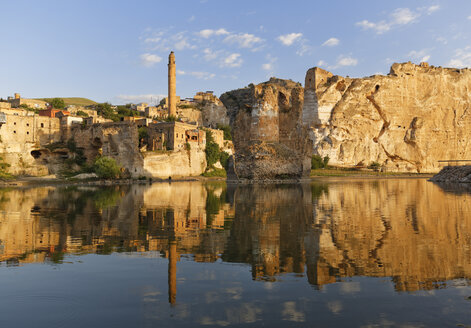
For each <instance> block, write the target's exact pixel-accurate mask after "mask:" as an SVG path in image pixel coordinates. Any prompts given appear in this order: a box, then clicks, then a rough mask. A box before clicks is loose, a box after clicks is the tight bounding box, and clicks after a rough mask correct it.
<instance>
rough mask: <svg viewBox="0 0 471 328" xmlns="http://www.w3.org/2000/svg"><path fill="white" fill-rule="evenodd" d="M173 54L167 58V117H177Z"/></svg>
mask: <svg viewBox="0 0 471 328" xmlns="http://www.w3.org/2000/svg"><path fill="white" fill-rule="evenodd" d="M175 72H176V70H175V54H174V53H173V51H172V52H171V53H170V55H169V56H168V115H172V116H175V117H176V116H177V95H176V89H177V81H176V77H175Z"/></svg>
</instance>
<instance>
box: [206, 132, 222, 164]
mask: <svg viewBox="0 0 471 328" xmlns="http://www.w3.org/2000/svg"><path fill="white" fill-rule="evenodd" d="M205 153H206V162H207V163H208V167H209V166H211V165H213V164H214V163H216V162H217V161H218V160H219V153H220V150H219V146H218V144H217V143H215V142H214V138H213V134H212V133H211V131H209V130H208V131H206V149H205Z"/></svg>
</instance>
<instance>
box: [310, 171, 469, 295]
mask: <svg viewBox="0 0 471 328" xmlns="http://www.w3.org/2000/svg"><path fill="white" fill-rule="evenodd" d="M358 190H362V192H358ZM341 204H343V205H341ZM470 213H471V196H470V195H463V196H458V197H457V196H452V195H448V194H444V193H443V192H441V191H440V190H439V189H438V188H437V187H436V186H434V185H433V184H431V183H428V182H426V181H424V180H414V181H410V180H397V181H385V180H383V181H379V182H363V183H362V182H358V183H352V184H350V185H348V186H345V185H334V186H332V185H331V186H330V188H329V193H328V195H326V196H323V197H321V199H320V202H319V205H318V206H317V208H316V219H315V226H317V227H319V228H317V229H315V230H314V231H312V232H311V233H310V241H309V242H310V243H311V245H312V246H310V247H309V248H310V249H311V250H312V253H310V255H311V256H312V257H313V258H314V260H313V262H314V263H316V264H315V265H313V268H314V270H313V271H314V272H315V274H313V275H312V276H311V277H310V278H311V279H314V280H313V281H312V283H319V284H322V283H323V282H324V281H331V280H332V276H333V275H335V276H339V277H344V276H354V275H369V276H390V277H393V280H394V282H395V287H396V289H398V290H417V289H430V288H433V287H434V286H435V285H436V284H437V283H439V282H443V281H446V280H450V279H456V278H463V277H464V278H471V250H470V249H469V245H470V243H471V215H470ZM327 272H328V274H326V273H327Z"/></svg>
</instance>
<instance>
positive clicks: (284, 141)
mask: <svg viewBox="0 0 471 328" xmlns="http://www.w3.org/2000/svg"><path fill="white" fill-rule="evenodd" d="M303 96H304V92H303V88H302V87H301V86H300V85H299V84H298V83H295V82H293V81H289V80H280V79H275V78H272V79H270V81H268V82H265V83H261V84H259V85H250V86H249V87H246V88H243V89H238V90H234V91H230V92H227V93H225V94H223V95H222V96H221V101H222V102H223V103H224V105H225V106H226V108H227V113H228V117H229V119H230V124H231V128H232V131H233V136H232V137H233V142H234V149H235V156H234V165H235V173H236V175H237V176H238V178H239V179H256V180H266V179H279V178H291V179H299V178H301V177H304V176H307V175H308V173H309V170H310V158H311V151H312V146H307V147H306V145H307V144H310V140H309V138H308V137H307V133H306V131H307V130H306V129H305V126H306V125H305V123H304V122H303V121H302V119H303V114H302V113H303ZM307 126H310V124H307ZM308 162H309V163H308Z"/></svg>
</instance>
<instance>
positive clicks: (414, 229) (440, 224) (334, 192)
mask: <svg viewBox="0 0 471 328" xmlns="http://www.w3.org/2000/svg"><path fill="white" fill-rule="evenodd" d="M470 245H471V195H470V194H469V193H466V192H459V193H449V192H448V191H445V190H444V189H442V188H440V187H439V186H436V185H434V184H431V183H429V182H426V181H425V180H379V181H374V180H364V181H362V180H358V181H350V182H330V183H328V184H327V183H323V184H320V183H313V184H310V185H269V186H267V185H241V186H229V187H226V185H225V184H222V183H215V184H202V183H197V182H195V183H172V184H154V185H152V186H120V187H109V188H95V187H93V188H92V187H68V188H53V187H42V188H33V189H26V190H25V189H11V190H1V191H0V260H1V261H2V263H5V264H6V265H9V266H12V265H20V264H23V263H31V262H47V263H61V262H62V260H63V258H64V254H68V253H73V254H86V253H98V254H110V253H112V252H148V251H156V252H158V253H160V254H161V256H163V257H166V258H168V300H169V302H170V303H171V304H175V302H176V301H177V290H178V288H177V287H178V286H177V281H178V279H177V277H178V262H179V261H180V257H181V256H182V255H186V254H189V255H191V257H192V259H193V260H194V261H197V262H215V261H217V260H218V259H220V260H222V261H224V262H232V263H246V264H249V265H250V266H251V272H252V278H253V279H254V280H260V281H267V282H273V281H276V280H278V279H280V278H281V277H283V275H284V274H287V273H289V274H292V275H294V276H297V277H300V279H303V280H305V281H307V282H308V283H309V284H311V285H312V286H314V287H315V288H317V289H322V288H324V286H325V285H328V284H332V283H335V282H338V281H343V280H344V279H345V278H348V277H354V276H369V277H390V278H391V279H392V281H393V283H394V288H395V289H396V290H397V291H415V290H430V289H435V288H442V287H443V286H445V285H446V282H447V281H449V280H452V279H458V278H465V279H469V278H470V277H471V248H470ZM267 286H269V285H267ZM343 288H345V289H346V290H347V289H348V290H349V291H350V292H356V291H358V288H359V286H358V285H355V284H353V283H351V284H348V283H344V284H343ZM290 306H291V305H290V304H286V309H285V310H286V311H288V310H289V309H291V308H292V306H291V307H290ZM331 307H332V309H334V310H335V309H337V308H338V307H339V306H338V304H337V305H336V303H335V302H334V303H332V304H331ZM285 310H283V311H285Z"/></svg>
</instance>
